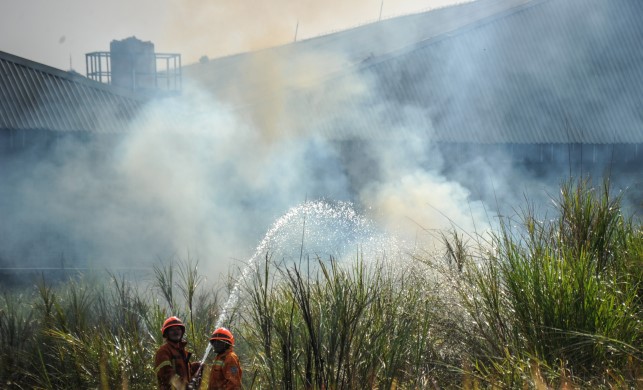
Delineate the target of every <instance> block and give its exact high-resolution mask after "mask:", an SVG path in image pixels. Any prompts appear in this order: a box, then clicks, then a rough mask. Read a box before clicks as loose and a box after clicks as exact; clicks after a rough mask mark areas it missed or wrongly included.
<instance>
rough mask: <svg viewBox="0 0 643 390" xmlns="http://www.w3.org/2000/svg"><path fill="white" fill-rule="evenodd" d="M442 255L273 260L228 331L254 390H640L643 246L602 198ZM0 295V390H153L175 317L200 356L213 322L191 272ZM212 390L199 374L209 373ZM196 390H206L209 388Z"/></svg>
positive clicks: (570, 194)
mask: <svg viewBox="0 0 643 390" xmlns="http://www.w3.org/2000/svg"><path fill="white" fill-rule="evenodd" d="M500 222H501V223H500V227H499V228H498V230H497V231H496V232H495V233H492V234H491V235H490V237H487V236H485V237H471V236H466V235H463V234H462V233H459V232H458V233H456V232H444V233H443V234H442V239H443V241H444V244H445V245H444V252H443V255H439V256H436V255H433V254H426V253H422V255H420V254H418V253H419V252H418V253H415V254H413V255H408V256H399V257H398V258H388V259H384V258H383V259H364V258H363V257H362V255H361V254H357V255H356V257H355V258H354V259H353V260H350V261H348V260H344V261H338V260H335V259H333V258H328V259H321V258H317V259H301V260H302V261H303V263H302V264H287V263H284V262H283V261H282V259H273V258H271V256H270V254H269V253H268V254H266V256H265V258H264V262H263V264H262V266H261V267H257V269H256V273H255V274H254V275H253V277H250V278H246V279H244V282H245V285H244V286H243V288H242V291H241V293H242V296H241V297H240V300H239V304H238V306H237V307H235V308H229V309H230V310H233V311H234V316H231V317H230V319H229V320H228V321H227V323H226V326H229V327H231V328H232V330H233V332H234V334H235V338H236V340H237V352H238V354H239V355H240V357H241V363H242V366H243V369H244V384H245V386H246V387H247V388H257V389H275V388H284V389H356V388H359V389H362V388H371V389H427V388H428V389H443V388H463V389H477V388H480V389H481V388H490V389H491V388H496V389H507V388H508V389H525V388H531V389H553V388H565V389H571V388H592V389H630V388H632V389H633V388H641V386H642V380H643V369H642V366H643V351H642V350H641V331H642V328H641V327H642V318H641V314H642V310H641V308H642V306H641V304H642V301H641V294H640V293H641V286H642V276H643V267H642V265H643V264H642V262H643V231H642V228H641V223H640V221H638V220H634V219H632V218H631V217H630V218H628V217H626V216H624V215H623V214H622V212H621V208H620V198H619V197H618V196H614V195H613V194H612V193H610V189H609V186H608V185H607V184H603V185H602V186H598V187H593V186H592V185H591V183H590V182H589V181H587V180H581V181H577V182H568V183H564V184H563V185H562V186H561V192H560V194H559V196H558V197H557V198H556V199H555V202H554V203H553V208H552V209H551V210H547V212H546V213H542V212H537V211H536V209H535V207H534V206H533V205H527V206H526V207H525V209H524V210H522V211H521V214H519V215H518V216H516V217H511V218H508V217H505V218H503V219H501V221H500ZM154 276H155V280H154V282H153V283H152V284H151V285H146V286H142V285H140V284H135V283H133V282H132V281H130V280H128V279H127V278H125V277H124V276H118V275H114V274H109V275H108V280H107V282H102V281H101V279H100V278H98V277H97V276H96V275H85V276H79V277H74V278H71V279H70V280H69V281H68V282H67V283H63V284H59V285H52V284H48V283H47V282H46V280H45V278H44V277H43V278H42V279H40V280H39V281H38V282H37V283H36V285H35V286H34V288H33V290H29V291H19V292H5V293H3V294H2V295H0V383H1V384H2V385H0V387H2V388H16V389H26V388H30V389H31V388H36V389H60V388H98V389H149V388H154V387H155V383H156V380H155V376H154V372H153V367H152V363H153V355H154V352H155V351H156V349H157V348H158V346H159V345H160V344H161V343H162V342H163V340H162V338H161V335H160V330H159V328H160V325H161V323H162V322H163V320H164V319H165V318H166V317H167V316H169V315H177V316H179V317H180V318H182V319H183V320H184V321H186V325H187V336H188V340H189V342H190V349H191V350H192V351H194V352H195V353H196V354H197V355H196V356H199V355H198V354H199V353H202V352H203V351H204V350H205V347H206V346H207V339H208V336H209V333H210V332H211V331H212V327H213V326H214V324H215V323H216V321H217V318H218V315H219V314H220V307H219V299H218V295H217V294H216V293H215V292H214V291H212V290H208V289H206V287H207V286H208V283H207V279H206V278H205V277H204V276H203V275H201V274H200V273H199V270H198V263H197V262H192V261H191V260H190V259H188V260H187V261H177V262H176V263H170V264H169V265H159V266H157V267H156V268H155V269H154ZM206 376H207V374H206ZM203 385H205V383H204V384H203Z"/></svg>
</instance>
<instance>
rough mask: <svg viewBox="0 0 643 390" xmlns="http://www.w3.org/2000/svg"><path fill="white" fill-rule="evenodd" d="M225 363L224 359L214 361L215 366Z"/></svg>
mask: <svg viewBox="0 0 643 390" xmlns="http://www.w3.org/2000/svg"><path fill="white" fill-rule="evenodd" d="M224 364H225V362H224V361H223V360H215V362H214V363H212V365H214V366H223V365H224Z"/></svg>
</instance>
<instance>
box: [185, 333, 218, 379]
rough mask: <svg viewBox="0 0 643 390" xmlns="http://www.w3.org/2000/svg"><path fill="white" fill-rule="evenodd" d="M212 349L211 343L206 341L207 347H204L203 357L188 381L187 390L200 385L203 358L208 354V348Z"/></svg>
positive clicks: (203, 363)
mask: <svg viewBox="0 0 643 390" xmlns="http://www.w3.org/2000/svg"><path fill="white" fill-rule="evenodd" d="M211 349H212V345H211V344H209V343H208V347H207V348H206V349H205V353H204V354H203V358H202V359H201V361H199V368H197V370H196V372H195V373H194V377H193V378H192V380H191V381H190V383H188V386H187V390H196V389H198V388H199V386H201V379H202V377H203V372H202V370H203V366H204V365H205V359H207V358H208V355H209V354H210V350H211Z"/></svg>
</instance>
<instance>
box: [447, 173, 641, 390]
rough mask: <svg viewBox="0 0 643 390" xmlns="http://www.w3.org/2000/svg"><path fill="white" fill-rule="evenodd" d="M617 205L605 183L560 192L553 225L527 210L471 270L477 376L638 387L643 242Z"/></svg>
mask: <svg viewBox="0 0 643 390" xmlns="http://www.w3.org/2000/svg"><path fill="white" fill-rule="evenodd" d="M619 202H620V198H619V197H618V196H616V197H614V196H612V194H611V193H610V191H609V186H608V185H607V183H605V184H604V185H603V186H602V187H600V188H594V187H592V186H591V184H590V182H589V181H588V180H582V181H578V182H567V183H564V184H563V185H562V186H561V193H560V196H559V198H558V199H557V201H556V202H555V209H554V214H555V215H554V216H552V217H551V218H547V217H543V218H542V219H539V217H538V216H537V215H536V213H535V212H534V209H533V208H527V209H525V210H524V211H523V214H522V215H521V218H520V220H519V223H516V221H513V220H510V219H505V220H503V221H501V222H502V223H501V229H500V231H499V232H497V233H496V234H494V236H493V240H492V241H493V246H494V248H493V250H487V251H486V252H485V253H482V255H481V256H482V259H481V260H479V261H468V262H466V263H465V264H466V265H465V267H464V268H465V270H464V272H463V278H464V281H465V283H463V284H461V285H460V289H459V292H460V295H461V297H462V301H463V303H464V305H465V307H466V310H467V312H468V314H469V315H470V316H471V318H473V321H474V324H475V327H474V328H473V329H471V330H470V332H472V334H475V335H477V336H478V337H479V338H480V342H479V343H478V345H479V346H480V349H479V350H477V351H472V352H473V356H472V359H473V360H474V361H475V362H476V364H477V365H478V367H482V366H484V369H479V370H478V374H479V375H481V376H482V377H485V378H490V377H493V375H497V376H499V377H501V378H503V381H505V382H506V381H507V378H508V377H510V378H512V380H519V379H516V378H515V375H514V373H512V372H511V370H512V369H514V368H515V367H521V366H522V367H523V368H524V369H525V370H524V371H526V374H524V375H523V376H524V377H526V378H529V372H530V370H528V369H527V368H529V367H530V366H532V365H533V364H536V365H537V366H539V367H542V368H543V369H544V368H547V367H549V368H551V369H550V370H548V371H549V372H548V373H547V374H545V376H550V377H551V378H545V379H549V380H550V381H552V382H554V383H555V382H560V381H562V378H565V380H568V377H569V374H570V373H571V375H573V376H574V377H575V381H576V382H577V383H582V384H583V385H584V386H589V387H595V388H597V387H599V386H601V385H605V383H606V382H610V383H612V384H616V385H618V386H621V385H623V386H625V385H626V384H629V386H636V383H639V385H640V382H637V381H640V380H641V378H640V373H641V372H640V368H641V364H642V363H643V351H642V350H641V347H640V344H641V339H640V338H641V331H642V330H643V329H642V327H641V298H640V291H641V280H642V279H641V276H642V274H641V272H642V269H643V267H641V266H642V257H641V245H642V244H643V233H642V231H641V225H640V223H638V224H636V223H634V222H633V221H632V220H631V219H627V218H626V217H624V216H623V215H622V214H621V211H620V210H621V209H620V203H619ZM472 292H473V293H472ZM516 360H517V361H519V362H520V363H519V364H517V363H516ZM490 367H493V368H494V369H491V370H490ZM490 372H495V373H494V374H490ZM617 373H618V374H617ZM532 379H533V378H532ZM532 382H533V380H532Z"/></svg>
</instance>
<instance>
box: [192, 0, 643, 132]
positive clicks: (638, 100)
mask: <svg viewBox="0 0 643 390" xmlns="http://www.w3.org/2000/svg"><path fill="white" fill-rule="evenodd" d="M641 20H643V1H640V0H531V1H528V0H478V1H475V2H473V3H468V4H462V5H459V6H456V7H449V8H445V9H441V10H436V11H430V12H426V13H422V14H417V15H411V16H406V17H400V18H395V19H391V20H386V21H383V22H380V23H373V24H370V25H366V26H362V27H360V28H358V29H354V30H349V31H345V32H340V33H336V34H332V35H329V36H324V37H318V38H315V39H311V40H306V41H301V42H297V43H295V44H292V45H286V46H283V47H279V48H274V49H271V50H266V51H262V52H259V53H247V54H242V55H237V56H231V57H227V58H223V59H220V60H212V61H210V62H209V63H208V64H196V65H194V66H191V67H188V68H187V69H185V71H184V75H186V76H187V77H192V78H194V79H196V80H199V82H201V83H202V84H203V85H206V86H207V87H208V88H210V89H211V90H213V91H215V92H216V93H230V90H234V92H233V93H236V94H241V95H242V99H245V101H243V102H242V104H244V105H250V106H253V105H255V106H256V105H262V104H273V103H272V102H271V100H272V99H273V98H274V97H275V96H271V95H270V94H273V95H274V94H276V93H280V94H281V93H284V92H285V93H286V94H287V95H288V96H289V97H288V98H287V99H285V101H287V103H286V104H287V106H288V107H285V108H284V109H285V110H287V111H288V112H287V115H289V116H290V117H292V118H295V122H296V123H305V124H315V126H316V127H318V128H319V129H320V131H322V132H323V133H324V134H325V135H326V136H329V137H331V138H347V137H348V138H350V137H353V136H358V137H381V136H382V135H383V134H384V135H387V134H386V133H387V132H390V133H394V134H388V135H392V136H399V135H400V132H404V131H407V132H408V131H410V132H411V133H412V132H413V131H416V132H417V131H420V132H422V133H423V135H426V136H430V137H432V138H433V139H435V140H437V141H442V142H467V143H516V144H522V143H532V144H539V143H588V144H603V143H637V144H639V143H643V45H642V44H641V42H643V23H641ZM333 50H336V51H339V52H341V53H342V55H343V57H342V58H343V60H344V61H343V62H338V63H337V66H336V67H334V68H332V67H331V68H329V69H327V72H326V74H324V75H321V76H318V77H319V83H318V85H316V86H312V87H311V86H307V87H305V88H299V89H298V88H297V87H294V88H292V87H291V85H295V86H296V85H297V83H296V82H292V83H291V82H289V79H288V77H289V74H288V71H287V70H286V71H282V73H280V74H279V77H281V78H282V80H281V82H282V83H283V85H284V90H285V91H281V92H280V91H275V90H270V89H268V90H266V91H263V90H262V89H261V88H260V87H261V85H255V84H252V82H251V81H249V79H250V80H251V79H252V78H248V77H247V76H248V72H250V71H253V69H254V71H261V69H260V67H258V66H257V63H261V57H262V56H263V57H265V58H267V59H268V60H269V59H270V56H273V59H274V58H279V59H280V60H284V59H285V60H286V61H282V62H288V61H290V62H292V63H294V64H297V63H298V61H299V60H300V59H301V58H303V57H305V56H306V55H310V53H315V52H317V53H332V52H333ZM248 64H251V65H248ZM355 76H364V77H367V78H368V79H369V80H374V82H373V83H372V84H371V85H370V89H369V91H368V93H366V94H359V95H356V96H355V97H349V98H346V97H342V99H344V100H342V101H341V105H338V104H335V106H336V107H338V108H339V110H337V111H335V112H333V113H332V117H330V118H329V117H328V116H327V115H320V110H319V107H324V106H331V105H332V103H331V101H332V100H333V99H337V98H338V96H337V94H333V91H334V90H335V89H336V88H339V87H341V86H342V84H343V83H346V82H348V81H350V79H351V78H352V77H355ZM294 111H296V112H294ZM311 126H312V125H311ZM410 127H412V128H413V129H411V128H410Z"/></svg>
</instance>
